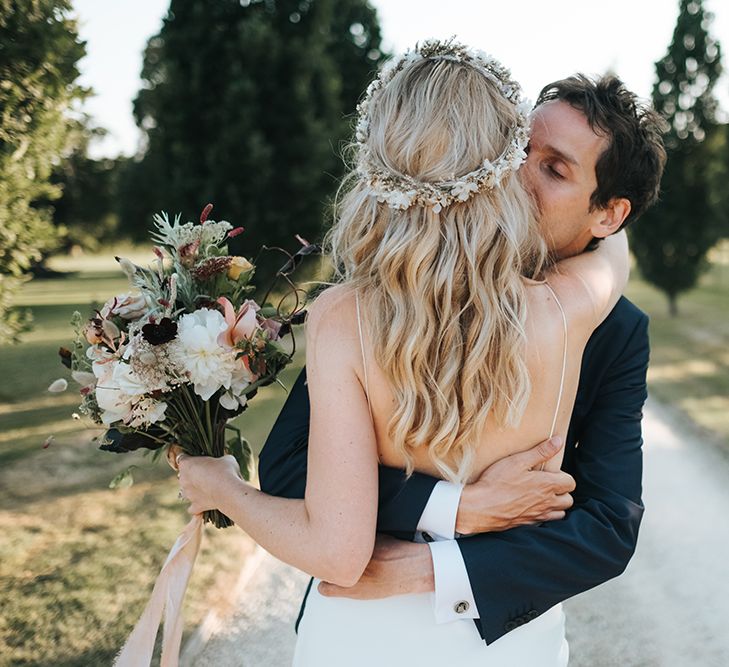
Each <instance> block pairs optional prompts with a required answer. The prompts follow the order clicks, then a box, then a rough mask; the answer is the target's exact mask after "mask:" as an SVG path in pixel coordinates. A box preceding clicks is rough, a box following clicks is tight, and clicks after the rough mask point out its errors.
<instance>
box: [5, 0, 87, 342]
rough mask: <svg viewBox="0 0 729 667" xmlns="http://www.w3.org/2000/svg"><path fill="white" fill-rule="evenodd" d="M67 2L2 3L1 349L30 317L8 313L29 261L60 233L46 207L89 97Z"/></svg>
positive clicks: (81, 52) (81, 53) (8, 0)
mask: <svg viewBox="0 0 729 667" xmlns="http://www.w3.org/2000/svg"><path fill="white" fill-rule="evenodd" d="M70 11H71V4H70V2H69V1H68V0H0V341H7V340H15V339H17V336H18V334H19V333H20V332H21V331H22V330H24V329H25V328H26V327H27V325H28V322H29V320H28V316H27V315H26V314H23V313H20V312H18V311H17V310H13V309H12V308H11V300H12V296H13V294H14V293H15V292H16V291H17V289H18V287H19V285H20V284H21V283H22V281H23V278H24V276H25V275H26V274H27V272H28V270H29V269H30V267H31V265H32V263H33V261H35V260H37V259H39V258H40V257H41V255H42V253H44V252H46V251H48V250H49V249H50V248H52V247H53V246H54V245H55V244H56V243H57V240H58V230H57V229H55V228H54V226H53V225H52V223H51V211H50V209H49V208H48V206H44V205H42V204H40V203H39V202H44V201H45V202H47V201H49V200H52V199H55V198H57V197H58V196H59V195H60V189H59V188H58V187H57V186H54V185H52V184H51V182H50V177H51V172H52V170H53V167H54V164H57V163H58V161H59V160H60V157H61V155H63V154H64V152H67V151H68V149H69V140H70V139H71V133H70V131H69V125H68V122H67V114H68V112H69V110H70V109H71V106H72V104H73V103H74V101H76V100H79V99H82V98H83V97H84V95H85V94H86V92H87V91H85V90H83V89H82V88H80V87H79V86H78V85H76V84H75V81H76V79H77V77H78V74H79V72H78V68H77V63H78V61H79V60H80V59H81V58H82V57H83V56H84V54H85V45H84V43H83V42H81V41H80V40H79V39H78V32H77V28H76V21H75V20H73V19H72V18H70V17H69V12H70Z"/></svg>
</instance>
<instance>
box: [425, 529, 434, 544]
mask: <svg viewBox="0 0 729 667" xmlns="http://www.w3.org/2000/svg"><path fill="white" fill-rule="evenodd" d="M423 540H425V541H426V542H435V540H434V539H433V536H432V535H431V534H430V533H427V532H425V531H423Z"/></svg>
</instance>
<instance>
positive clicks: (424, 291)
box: [177, 42, 628, 667]
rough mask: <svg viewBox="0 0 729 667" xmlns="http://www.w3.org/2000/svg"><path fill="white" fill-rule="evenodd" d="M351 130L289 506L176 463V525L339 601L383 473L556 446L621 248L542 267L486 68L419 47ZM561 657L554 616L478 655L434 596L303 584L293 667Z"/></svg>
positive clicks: (514, 150) (485, 461)
mask: <svg viewBox="0 0 729 667" xmlns="http://www.w3.org/2000/svg"><path fill="white" fill-rule="evenodd" d="M359 112H360V117H359V121H358V124H357V135H356V143H355V145H354V149H355V165H354V168H353V170H352V172H351V173H350V174H349V176H348V177H347V178H346V179H345V182H344V184H343V186H342V195H341V196H340V200H339V203H338V206H337V211H336V216H335V222H334V225H333V227H332V229H331V230H330V232H329V233H328V236H327V241H328V243H327V247H328V248H329V250H330V254H331V258H332V260H333V263H334V265H335V267H336V269H337V272H338V278H339V280H338V281H337V282H338V284H337V285H335V286H333V287H330V288H329V289H326V290H325V291H324V292H323V293H322V294H321V295H320V296H319V297H318V298H317V299H316V300H315V301H314V303H313V304H312V305H311V308H310V310H309V316H308V320H307V331H306V339H307V360H306V369H307V377H308V391H309V395H310V400H311V427H310V434H309V462H308V477H307V487H306V496H305V499H304V500H297V499H285V498H277V497H274V496H269V495H266V494H264V493H262V492H261V491H259V490H258V489H256V488H255V487H253V486H252V485H251V484H249V483H247V482H245V481H244V480H242V479H241V478H240V475H239V473H238V470H237V465H236V463H235V460H234V459H233V458H232V457H230V456H226V457H223V458H222V459H213V458H208V457H189V456H185V455H178V457H177V458H178V464H179V472H180V484H181V487H182V491H183V493H184V496H185V497H186V498H187V499H188V500H190V502H191V504H190V508H189V512H190V513H191V514H196V513H199V512H202V511H204V510H208V509H212V508H217V509H220V510H221V511H222V512H224V513H225V514H227V515H228V516H229V517H230V518H231V519H233V521H235V523H236V524H238V526H240V527H241V528H242V529H243V530H245V531H246V532H247V533H248V534H249V535H250V536H251V537H252V538H253V539H255V540H256V541H257V542H259V543H260V544H261V545H262V546H263V547H264V548H265V549H266V550H268V551H269V552H271V553H272V554H273V555H275V556H276V557H278V558H280V559H281V560H283V561H285V562H287V563H289V564H291V565H293V566H295V567H297V568H299V569H301V570H303V571H305V572H308V573H309V574H311V575H312V576H313V577H315V579H316V580H324V581H329V582H333V583H336V584H338V585H340V586H351V585H353V584H354V583H355V582H357V581H358V579H359V578H360V576H361V574H362V572H363V571H364V569H365V566H366V565H367V563H368V562H369V560H370V557H371V555H372V550H373V546H374V540H375V528H376V518H377V470H378V464H379V463H382V464H385V465H388V466H393V467H400V468H403V469H405V470H407V471H413V470H417V471H422V472H425V473H428V474H430V475H434V476H439V477H441V478H444V479H448V480H451V481H456V482H468V481H471V480H473V479H475V478H477V477H478V476H479V475H480V474H481V473H482V472H483V471H484V470H485V469H486V468H487V467H488V466H489V465H491V464H492V463H493V462H495V461H497V460H499V459H502V458H504V457H505V456H508V455H509V454H513V453H515V452H518V451H523V450H524V449H525V443H526V444H527V445H529V444H532V443H537V442H540V441H542V440H545V439H547V438H548V437H550V436H552V435H561V436H563V437H564V436H565V435H566V430H567V426H568V422H569V417H570V413H571V411H572V407H573V402H574V397H575V393H576V391H577V382H578V374H579V369H580V361H581V354H582V351H583V348H584V345H585V343H586V342H587V339H588V338H589V336H590V335H591V333H592V331H593V330H594V329H595V328H596V327H597V326H598V324H599V323H600V322H601V321H602V320H603V319H604V317H605V316H606V315H607V314H608V313H609V311H610V310H611V309H612V307H613V306H614V305H615V303H616V302H617V300H618V298H619V295H620V293H621V291H622V289H623V288H624V286H625V283H626V281H627V275H628V251H627V242H626V239H625V234H624V233H623V232H621V233H620V234H618V235H615V236H612V237H609V238H608V239H607V240H605V241H604V242H602V243H601V244H600V245H599V246H598V248H597V249H596V250H595V251H593V252H590V253H585V254H583V255H580V256H577V257H573V258H570V259H566V260H563V261H560V262H558V263H552V264H550V263H549V262H548V257H547V251H546V247H545V244H544V242H543V240H542V237H541V236H540V233H539V228H538V223H537V220H536V216H535V214H534V211H533V208H532V205H531V201H530V199H529V197H528V195H527V193H526V189H525V183H526V185H528V174H521V173H520V171H519V166H520V165H521V164H522V163H523V161H524V159H525V152H524V149H525V148H526V142H527V138H528V137H527V128H528V118H527V115H526V114H527V110H526V108H525V106H524V104H523V103H522V102H521V100H520V91H519V87H518V85H517V84H516V83H515V82H514V81H512V80H511V79H510V75H509V73H508V71H507V70H505V69H504V68H503V67H502V66H501V65H500V64H499V63H498V62H496V61H494V60H493V59H492V58H490V57H489V56H487V55H485V54H483V53H481V52H475V51H471V50H469V49H467V48H466V47H463V46H461V45H459V44H456V43H453V42H445V43H443V42H425V43H423V44H421V45H420V46H418V47H416V48H415V49H414V50H413V51H411V52H409V53H408V54H406V55H405V56H403V57H402V58H400V59H396V60H394V61H391V62H390V63H388V65H386V67H385V68H384V69H383V71H382V72H381V73H380V75H379V76H378V78H376V79H375V81H374V82H373V83H372V84H371V85H370V87H369V88H368V91H367V94H366V96H365V98H364V100H363V102H362V103H361V104H360V107H359ZM523 181H524V182H523ZM560 464H561V461H560V460H558V459H553V460H551V461H549V462H548V463H547V468H548V469H552V470H558V469H559V467H560ZM567 655H568V650H567V644H566V641H565V635H564V616H563V614H562V610H561V607H560V606H559V605H558V606H557V607H554V608H553V609H552V610H550V611H548V612H546V613H545V614H542V615H541V616H540V617H539V618H537V619H535V620H533V621H532V622H530V623H529V624H527V625H524V626H522V627H520V628H517V629H516V630H514V631H512V632H510V633H508V634H506V635H505V636H504V637H502V638H501V639H499V640H498V641H496V642H494V643H492V644H490V645H486V644H485V643H484V642H483V641H482V639H481V637H480V636H479V634H478V632H477V630H476V627H475V625H474V624H473V623H471V622H463V621H456V622H453V623H447V624H441V625H437V624H435V621H434V615H433V612H432V602H431V594H418V595H402V596H396V597H391V598H385V599H382V600H365V601H362V600H351V599H346V598H332V597H324V596H322V595H320V594H319V593H318V592H317V590H316V585H315V586H313V587H312V589H311V593H310V595H309V599H308V601H307V605H306V609H305V613H304V616H303V619H302V621H301V624H300V626H299V635H298V642H297V646H296V654H295V658H294V664H295V665H299V666H316V667H327V666H332V667H333V666H334V665H337V666H341V665H347V666H350V665H372V664H376V663H377V664H382V665H390V664H392V665H394V664H398V665H400V664H410V663H417V664H419V665H441V664H444V661H447V663H446V664H458V665H459V667H464V666H465V665H529V666H530V667H535V666H545V667H546V666H555V667H556V666H558V665H566V664H567Z"/></svg>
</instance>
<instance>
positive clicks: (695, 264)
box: [631, 0, 721, 315]
mask: <svg viewBox="0 0 729 667" xmlns="http://www.w3.org/2000/svg"><path fill="white" fill-rule="evenodd" d="M710 23H711V15H710V14H709V13H707V12H705V11H704V9H703V7H702V3H701V0H681V1H680V10H679V17H678V21H677V23H676V28H675V30H674V33H673V39H672V41H671V45H670V46H669V48H668V53H667V54H666V55H665V56H664V57H663V58H662V59H661V60H659V61H658V62H657V63H656V75H657V80H656V83H655V85H654V87H653V103H654V105H655V107H656V109H657V110H658V111H659V112H660V113H661V114H662V115H663V116H664V117H665V118H666V119H667V120H668V121H669V124H670V130H669V132H668V134H667V135H666V149H667V153H668V162H667V164H666V170H665V172H664V175H663V182H662V196H661V201H659V203H658V204H657V205H656V206H655V207H654V208H653V209H651V210H650V211H648V212H647V213H646V214H645V216H644V219H643V221H641V223H640V224H639V225H635V226H634V227H633V228H632V232H631V239H632V249H633V252H634V253H635V256H636V259H637V261H638V266H639V268H640V271H641V273H642V275H643V277H644V278H645V279H646V280H647V281H648V282H650V283H652V284H653V285H655V286H656V287H658V288H659V289H660V290H662V291H663V292H664V293H665V294H666V296H667V297H668V302H669V310H670V312H671V314H672V315H676V314H677V297H678V295H679V294H681V293H682V292H684V291H686V290H688V289H690V288H691V287H693V286H694V285H695V284H696V282H697V280H698V278H699V276H700V275H701V272H702V270H703V269H704V268H705V265H706V254H707V252H708V251H709V250H710V249H711V247H712V246H713V245H714V244H715V243H716V241H717V239H718V230H719V223H718V222H717V219H716V215H717V206H716V205H715V204H713V203H712V196H713V195H712V188H711V184H712V173H715V172H716V170H717V156H716V153H715V151H714V150H712V146H714V145H716V144H717V143H718V140H717V141H710V140H707V139H712V140H713V139H714V137H715V133H716V132H717V126H716V109H717V102H716V99H715V98H714V96H713V94H712V91H713V88H714V84H715V83H716V81H717V79H718V78H719V75H720V73H721V64H720V60H721V50H720V46H719V43H718V42H717V41H716V40H714V39H713V38H712V37H711V36H710V35H709V26H710Z"/></svg>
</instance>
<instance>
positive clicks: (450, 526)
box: [417, 480, 463, 542]
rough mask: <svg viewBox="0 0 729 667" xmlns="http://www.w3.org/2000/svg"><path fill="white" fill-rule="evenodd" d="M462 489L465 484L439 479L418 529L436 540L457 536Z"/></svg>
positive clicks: (450, 538)
mask: <svg viewBox="0 0 729 667" xmlns="http://www.w3.org/2000/svg"><path fill="white" fill-rule="evenodd" d="M462 491H463V484H453V482H446V481H445V480H441V481H439V482H438V483H437V484H436V485H435V486H434V487H433V491H432V492H431V494H430V498H428V502H427V504H426V505H425V509H424V510H423V514H422V515H421V517H420V521H419V522H418V527H417V530H418V531H419V532H424V533H428V535H430V537H432V538H433V539H434V540H437V539H441V540H452V539H453V538H454V537H455V531H456V515H457V514H458V503H460V502H461V492H462ZM426 540H427V538H426ZM427 541H428V542H430V540H427Z"/></svg>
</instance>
